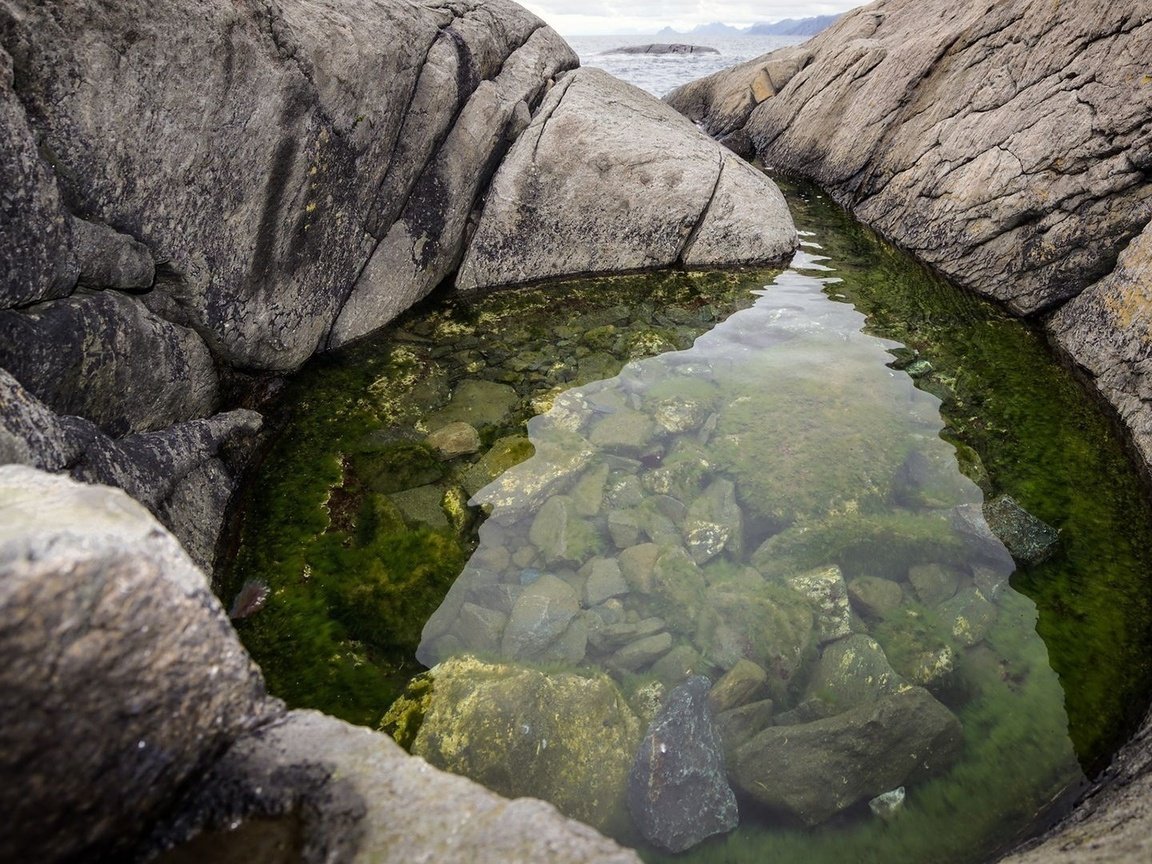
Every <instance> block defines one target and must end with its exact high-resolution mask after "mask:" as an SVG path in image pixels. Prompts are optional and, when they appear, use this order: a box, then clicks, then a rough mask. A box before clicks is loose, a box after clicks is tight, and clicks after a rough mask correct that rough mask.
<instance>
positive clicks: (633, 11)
mask: <svg viewBox="0 0 1152 864" xmlns="http://www.w3.org/2000/svg"><path fill="white" fill-rule="evenodd" d="M863 2H864V0H816V2H805V0H761V2H759V3H756V2H741V0H664V2H661V0H633V2H623V0H618V2H615V0H519V3H520V5H522V6H526V7H527V8H529V9H531V10H532V11H533V12H535V13H536V14H537V15H539V16H540V17H541V18H543V19H544V20H545V21H547V22H548V23H549V24H551V25H552V26H553V27H554V28H556V29H557V30H559V31H560V33H561V34H562V35H564V36H584V35H589V34H593V33H655V32H656V31H657V30H659V29H660V28H662V27H668V26H672V27H674V28H676V29H677V30H688V29H691V28H692V27H695V26H696V25H697V24H710V23H711V22H713V21H723V22H724V23H725V24H731V25H733V26H737V27H743V26H746V25H748V24H755V23H757V22H760V21H779V20H780V19H781V18H811V17H812V16H814V15H831V14H835V13H837V12H844V11H846V10H848V9H851V8H853V7H854V6H862V5H863Z"/></svg>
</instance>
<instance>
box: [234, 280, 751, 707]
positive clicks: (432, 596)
mask: <svg viewBox="0 0 1152 864" xmlns="http://www.w3.org/2000/svg"><path fill="white" fill-rule="evenodd" d="M763 283H764V274H738V273H711V274H708V273H666V274H657V275H654V276H651V277H619V278H605V279H595V280H588V281H584V282H576V283H571V284H566V285H563V286H555V287H554V288H550V289H547V290H544V291H509V292H503V293H499V294H492V295H488V296H485V297H480V298H471V299H465V298H455V299H449V300H448V301H446V302H443V303H439V304H434V305H429V306H424V307H422V308H419V309H416V310H413V311H412V312H411V313H409V314H408V315H406V316H404V317H402V318H401V319H400V320H399V321H397V322H396V324H395V325H394V326H392V327H390V328H388V329H387V330H386V331H385V332H383V333H381V334H380V336H379V337H377V338H374V339H372V340H369V341H367V342H365V343H363V344H361V345H358V346H355V347H353V348H351V349H349V350H347V351H343V352H340V353H339V354H335V355H328V356H323V357H320V358H318V359H317V360H316V361H314V362H313V363H311V364H310V365H309V366H308V367H307V368H306V369H304V370H303V371H302V372H301V373H299V374H298V375H297V376H295V377H294V378H293V379H292V381H291V382H289V384H288V385H287V387H286V388H285V392H284V394H283V395H282V397H281V399H280V403H279V407H278V411H277V415H276V416H275V417H274V418H273V420H274V428H275V430H276V431H275V433H274V436H273V439H272V441H271V442H270V444H269V445H268V447H267V450H266V452H265V453H264V454H263V459H262V463H261V465H260V468H259V470H258V472H257V473H256V476H255V477H254V478H253V479H252V480H251V481H250V482H249V484H248V485H247V487H246V488H245V490H244V493H243V495H242V502H241V529H240V536H239V541H238V549H237V551H236V553H235V556H234V558H233V560H232V561H231V562H229V564H228V566H227V567H226V569H225V573H224V575H223V577H222V579H221V584H220V585H219V592H220V594H221V596H222V597H224V598H231V597H232V596H234V595H235V593H236V592H237V591H238V590H239V589H240V586H241V585H243V584H244V583H245V582H246V581H249V580H253V581H259V582H263V583H264V584H266V585H268V586H269V597H268V601H267V603H266V605H265V607H264V608H263V609H262V610H261V611H260V612H259V613H258V614H255V615H253V616H251V617H249V618H246V619H244V620H240V621H237V622H236V626H237V629H238V631H239V633H240V636H241V638H242V639H243V641H244V643H245V645H246V646H247V647H248V649H249V651H250V652H251V653H252V655H253V656H254V657H255V658H256V660H257V661H258V662H259V663H260V665H261V668H262V669H263V670H264V674H265V677H266V679H267V682H268V686H269V689H270V691H271V692H272V693H273V694H275V695H277V696H279V697H281V698H283V699H284V700H285V701H287V702H288V704H289V705H290V706H292V707H309V708H319V709H321V710H324V711H327V712H329V713H331V714H335V715H336V716H338V717H341V718H343V719H346V720H350V721H353V722H357V723H365V724H374V723H376V722H377V721H378V720H379V718H380V715H381V714H382V713H383V710H384V708H386V707H387V706H388V705H389V704H390V703H391V702H392V701H393V699H395V698H396V697H397V696H398V695H399V694H400V692H401V691H402V690H403V687H404V684H405V682H406V681H407V680H408V679H409V678H411V676H412V675H414V674H416V673H417V672H419V671H420V669H421V667H420V666H419V664H418V663H416V661H415V659H414V656H413V655H414V653H415V649H416V645H417V643H418V641H419V635H420V628H421V627H422V626H423V623H424V622H425V621H426V620H427V619H428V618H429V617H430V616H431V614H432V612H433V611H435V609H436V607H437V606H438V605H439V602H440V600H441V599H443V596H444V594H445V592H446V591H447V588H448V586H449V585H450V584H451V582H452V580H453V579H454V578H455V577H456V576H457V575H458V574H459V572H460V569H461V567H462V566H463V562H464V560H465V559H466V558H467V556H468V554H470V553H471V552H472V550H473V548H474V547H475V544H476V529H477V526H478V525H479V523H480V522H481V521H482V519H481V514H480V512H479V511H478V509H477V508H476V507H469V506H468V504H467V498H468V496H470V495H471V494H473V493H475V492H476V491H478V490H479V489H480V488H481V487H483V486H485V485H487V484H488V483H490V482H491V481H492V480H494V479H496V478H497V477H499V476H500V475H501V474H503V473H504V472H506V471H507V470H508V469H509V468H511V467H513V466H514V465H516V464H517V463H519V462H521V461H523V460H524V459H527V458H529V457H530V456H531V455H532V454H533V452H534V448H533V446H532V444H531V443H530V442H529V441H528V439H527V438H526V437H525V435H524V427H525V423H526V421H527V420H528V419H529V417H531V416H532V415H533V414H534V413H536V412H537V410H538V409H541V408H544V407H546V406H550V405H551V403H552V402H553V401H554V400H555V398H556V396H557V395H558V394H559V393H561V392H563V391H564V390H565V389H567V388H569V387H571V386H574V385H575V384H576V383H578V382H581V381H582V380H583V379H584V378H586V376H587V375H589V374H592V373H593V372H595V377H596V378H599V377H602V376H603V375H605V374H607V375H614V374H616V373H617V372H619V370H620V369H621V368H622V367H623V365H624V364H625V363H626V362H628V361H629V360H630V359H634V358H636V357H639V356H648V354H650V353H652V352H655V351H659V350H665V349H666V348H667V347H668V346H675V345H680V346H683V345H684V343H685V341H687V342H688V344H690V343H691V338H692V336H693V335H694V334H698V333H700V332H702V331H703V330H705V329H706V328H707V327H708V326H710V325H712V324H714V323H715V322H716V321H718V320H722V319H723V318H724V317H726V316H728V315H730V314H731V313H732V312H733V311H736V310H737V309H740V308H744V307H747V306H748V305H750V304H751V303H752V301H753V299H754V298H753V296H752V294H751V291H752V289H754V288H757V287H759V286H760V285H762V284H763ZM558 308H559V309H563V310H564V311H565V316H562V317H559V318H558V316H557V315H556V314H555V312H556V310H557V309H558ZM672 309H677V310H680V311H679V312H676V313H672V316H671V317H668V316H669V310H672ZM657 310H660V311H657ZM685 321H690V322H693V325H694V326H693V327H691V328H689V327H687V326H686V324H685ZM586 327H602V328H608V327H611V328H614V330H612V331H611V332H609V331H608V330H604V331H603V332H602V333H601V334H599V336H598V341H597V347H598V348H601V347H603V346H607V347H608V348H609V349H611V351H612V352H614V353H611V354H609V353H607V352H605V351H603V350H597V351H593V350H592V348H591V347H590V346H587V345H584V344H583V343H582V341H581V335H582V333H583V332H584V328H586ZM609 336H611V337H612V338H611V339H608V337H609ZM601 343H603V345H602V344H601ZM542 345H543V346H549V349H548V351H547V353H545V352H542V351H538V352H536V353H535V354H533V353H532V351H531V350H529V351H527V352H526V351H525V349H526V348H531V347H532V346H542ZM590 360H593V361H594V362H589V361H590ZM593 367H595V368H594V369H593ZM485 376H487V377H485ZM494 378H498V379H501V380H499V381H496V382H494V383H497V384H501V385H504V386H505V387H508V386H511V387H514V388H515V395H516V398H515V399H508V400H507V402H508V404H509V411H508V413H507V414H505V415H503V416H502V417H500V418H496V417H492V416H487V415H485V416H484V417H483V418H482V421H483V422H481V423H480V426H481V428H480V430H479V431H480V433H481V439H482V442H483V444H484V445H485V446H484V448H483V449H482V451H481V453H480V454H477V455H476V456H474V457H470V458H468V459H458V460H455V461H454V462H452V463H451V464H445V463H441V462H439V461H437V460H436V458H435V456H434V454H432V452H431V451H430V450H429V449H428V448H427V447H426V446H425V445H424V444H423V443H422V440H421V439H422V437H423V435H424V434H426V433H428V432H430V431H434V430H430V429H428V428H427V425H426V421H427V418H428V416H429V415H430V414H431V413H432V412H435V411H445V410H446V409H447V408H449V406H451V404H452V397H453V394H454V388H456V387H457V386H458V385H459V384H460V383H461V382H474V383H472V385H471V387H472V389H474V390H477V391H478V392H480V393H481V394H489V395H490V394H491V393H497V392H501V391H498V390H497V389H495V388H492V387H488V382H491V381H492V379H494ZM475 382H480V383H479V386H477V383H475ZM505 392H506V391H505ZM445 416H451V419H456V418H455V417H454V416H452V415H450V414H449V413H445ZM413 488H424V489H428V488H433V489H438V490H440V493H441V495H442V498H441V506H440V509H441V510H442V511H443V517H444V520H445V521H446V523H447V526H448V527H444V524H443V523H442V522H441V521H440V519H438V518H435V519H433V522H434V523H435V524H427V523H422V524H416V523H413V522H412V520H411V519H408V520H404V518H403V516H402V514H399V512H398V509H397V508H396V507H395V506H394V502H389V500H388V499H387V498H386V497H385V496H386V495H388V494H395V493H397V492H400V493H403V492H405V491H408V490H411V489H413Z"/></svg>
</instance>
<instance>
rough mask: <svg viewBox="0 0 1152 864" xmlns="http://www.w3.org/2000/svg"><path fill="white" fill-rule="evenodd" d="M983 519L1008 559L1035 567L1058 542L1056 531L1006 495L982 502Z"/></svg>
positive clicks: (1058, 535) (1058, 536) (1049, 553)
mask: <svg viewBox="0 0 1152 864" xmlns="http://www.w3.org/2000/svg"><path fill="white" fill-rule="evenodd" d="M984 518H985V519H987V520H988V527H989V528H991V529H992V532H993V533H994V534H995V535H996V536H997V537H999V538H1000V540H1001V541H1002V542H1003V543H1004V545H1005V546H1007V547H1008V551H1009V552H1011V553H1012V557H1013V558H1015V559H1017V560H1019V561H1024V562H1026V563H1028V564H1038V563H1039V562H1041V561H1043V560H1044V559H1045V558H1047V557H1048V556H1049V555H1051V554H1052V552H1053V550H1054V549H1055V547H1056V542H1057V541H1058V540H1059V539H1060V532H1059V531H1058V530H1057V529H1055V528H1053V527H1052V526H1051V525H1049V524H1047V523H1046V522H1042V521H1041V520H1039V519H1037V518H1036V517H1035V516H1033V515H1032V514H1031V513H1029V512H1028V511H1027V510H1025V509H1024V508H1023V507H1021V506H1020V505H1019V504H1017V503H1016V500H1015V499H1014V498H1012V497H1011V496H1009V495H1001V496H1000V497H999V498H994V499H992V500H991V501H988V502H985V504H984Z"/></svg>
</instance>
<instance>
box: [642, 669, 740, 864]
mask: <svg viewBox="0 0 1152 864" xmlns="http://www.w3.org/2000/svg"><path fill="white" fill-rule="evenodd" d="M708 687H709V681H708V679H707V678H704V677H695V678H689V679H688V680H687V681H685V682H684V683H683V684H681V685H680V686H679V687H677V688H676V689H675V690H673V691H672V692H671V693H670V694H668V698H667V700H666V701H665V703H664V705H663V707H662V708H661V709H660V713H659V714H658V715H657V716H656V719H655V720H654V721H653V722H652V725H651V726H649V727H648V732H647V733H646V734H645V736H644V741H643V743H642V744H641V745H640V749H639V750H638V751H637V753H636V761H635V763H634V764H633V765H632V770H631V771H630V772H629V775H628V809H629V810H630V811H631V813H632V818H633V819H634V820H635V822H636V825H637V827H638V828H639V829H640V833H641V834H643V835H644V837H645V839H647V840H648V841H649V842H651V843H653V844H654V845H656V846H658V847H660V848H661V849H666V850H667V851H669V852H682V851H684V850H685V849H690V848H692V847H693V846H695V845H696V844H697V843H699V842H701V841H702V840H704V839H705V838H707V837H711V836H712V835H713V834H722V833H726V832H728V831H731V830H732V829H733V828H735V827H736V824H737V822H738V821H739V814H738V812H737V808H736V796H735V794H734V793H733V792H732V787H730V786H729V785H728V779H727V777H726V776H725V773H724V754H723V749H722V746H721V743H720V736H719V735H718V734H717V732H716V727H715V725H714V723H713V721H712V715H711V711H710V710H709V707H708Z"/></svg>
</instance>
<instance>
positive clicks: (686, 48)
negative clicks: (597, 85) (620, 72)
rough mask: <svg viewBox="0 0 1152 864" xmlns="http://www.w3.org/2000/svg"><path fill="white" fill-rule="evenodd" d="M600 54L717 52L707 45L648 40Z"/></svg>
mask: <svg viewBox="0 0 1152 864" xmlns="http://www.w3.org/2000/svg"><path fill="white" fill-rule="evenodd" d="M600 53H601V54H719V53H720V52H719V51H717V50H716V49H715V48H710V47H708V46H707V45H686V44H684V43H683V42H650V43H648V44H647V45H625V46H624V47H622V48H610V49H608V50H607V51H601V52H600Z"/></svg>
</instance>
